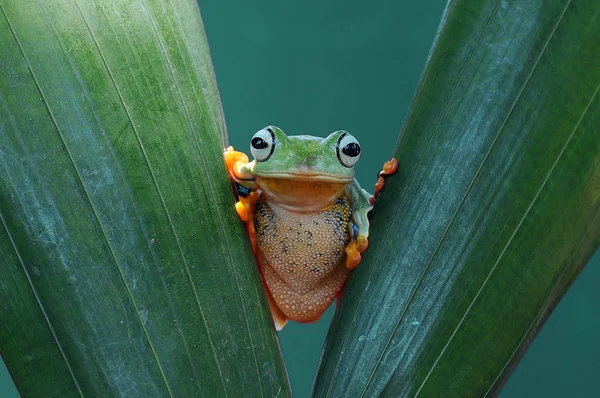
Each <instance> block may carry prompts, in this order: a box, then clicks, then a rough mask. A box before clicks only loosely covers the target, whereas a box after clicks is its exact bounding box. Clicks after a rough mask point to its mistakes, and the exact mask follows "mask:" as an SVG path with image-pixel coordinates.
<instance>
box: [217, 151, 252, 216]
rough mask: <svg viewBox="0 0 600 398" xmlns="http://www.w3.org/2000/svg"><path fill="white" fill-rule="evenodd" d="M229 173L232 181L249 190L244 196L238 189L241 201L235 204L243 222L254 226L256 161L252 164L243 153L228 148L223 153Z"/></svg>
mask: <svg viewBox="0 0 600 398" xmlns="http://www.w3.org/2000/svg"><path fill="white" fill-rule="evenodd" d="M223 158H224V159H225V166H226V167H227V173H229V176H230V177H231V179H232V180H233V181H234V182H236V183H237V184H239V185H240V186H242V187H243V188H246V189H247V193H246V194H242V192H241V191H240V189H237V193H238V199H239V201H238V202H237V203H236V204H235V209H236V211H237V213H238V215H239V216H240V218H241V219H242V221H244V222H247V223H250V224H252V222H251V221H252V213H253V212H254V206H255V205H256V200H257V199H258V192H256V188H257V187H256V180H255V178H254V166H255V164H256V161H252V162H250V161H249V160H248V156H247V155H246V154H245V153H243V152H238V151H235V150H234V149H233V147H232V146H230V147H227V149H225V152H223Z"/></svg>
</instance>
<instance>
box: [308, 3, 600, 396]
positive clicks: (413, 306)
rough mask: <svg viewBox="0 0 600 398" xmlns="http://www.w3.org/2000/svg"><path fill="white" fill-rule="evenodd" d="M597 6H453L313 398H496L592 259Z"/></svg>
mask: <svg viewBox="0 0 600 398" xmlns="http://www.w3.org/2000/svg"><path fill="white" fill-rule="evenodd" d="M598 38H600V3H599V2H598V1H596V0H572V1H570V0H560V1H542V0H535V1H533V0H514V1H510V0H506V1H504V0H477V1H474V0H455V1H450V2H449V4H448V8H447V10H446V12H445V14H444V18H443V21H442V25H441V27H440V31H439V33H438V37H437V39H436V43H435V46H434V49H433V50H432V53H431V56H430V59H429V61H428V65H427V68H426V70H425V73H424V75H423V77H422V80H421V83H420V86H419V89H418V92H417V94H416V97H415V99H414V102H413V104H412V107H411V110H410V112H409V115H408V119H407V121H406V122H405V125H404V128H403V131H402V134H401V136H400V139H399V142H398V147H397V150H396V153H395V156H396V157H397V158H398V160H399V164H400V166H399V171H398V173H397V174H396V175H395V176H393V177H391V178H389V179H388V182H387V185H386V188H385V192H384V193H383V196H382V197H381V200H380V202H379V203H378V205H377V206H376V208H375V214H374V220H373V229H372V233H371V237H370V242H371V245H370V248H369V250H368V251H367V252H366V253H365V256H364V259H363V262H362V263H361V265H360V266H359V267H358V268H357V269H356V270H355V271H354V272H353V274H352V275H351V278H350V281H349V283H348V286H347V289H346V291H345V293H344V296H343V298H342V300H341V304H340V306H339V311H338V312H337V313H336V316H335V318H334V321H333V324H332V327H331V329H330V331H329V334H328V338H327V341H326V344H325V348H324V352H323V356H322V359H321V364H320V368H319V372H318V375H317V378H316V381H315V385H314V395H315V396H317V397H340V396H350V397H359V396H366V397H372V396H385V397H404V396H420V397H441V396H451V397H481V396H485V395H493V394H495V393H496V392H497V391H498V390H499V388H501V386H502V383H503V381H504V380H505V378H506V377H507V376H508V374H509V373H510V370H511V369H512V367H513V366H514V364H515V362H516V361H517V360H518V358H519V357H520V355H521V353H522V352H523V350H524V349H525V348H526V347H527V345H528V343H529V341H530V340H531V338H532V337H533V336H534V335H535V333H536V331H537V330H538V328H539V326H540V324H541V323H542V322H543V320H544V319H545V317H546V316H547V315H548V313H549V311H550V310H551V309H552V308H553V306H554V305H555V303H556V301H557V300H558V299H559V298H560V296H561V295H562V294H563V292H564V291H565V289H566V288H567V287H568V285H569V283H570V282H572V280H573V278H574V277H575V276H576V275H577V273H578V271H579V270H580V269H581V267H582V265H583V264H585V262H586V259H588V258H589V257H590V256H591V254H592V253H593V251H594V249H595V248H596V247H597V246H598V244H599V243H600V130H599V126H600V95H599V94H598V89H599V87H600V52H598Z"/></svg>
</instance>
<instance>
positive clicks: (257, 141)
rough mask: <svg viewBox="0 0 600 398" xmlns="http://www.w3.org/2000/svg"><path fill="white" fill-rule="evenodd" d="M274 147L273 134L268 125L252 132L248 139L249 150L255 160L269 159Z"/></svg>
mask: <svg viewBox="0 0 600 398" xmlns="http://www.w3.org/2000/svg"><path fill="white" fill-rule="evenodd" d="M274 149H275V134H274V133H273V130H272V129H271V128H269V127H267V128H264V129H262V130H260V131H259V132H258V133H256V134H254V137H252V141H250V152H251V153H252V156H254V159H256V161H257V162H264V161H265V160H267V159H269V158H270V157H271V155H272V154H273V150H274Z"/></svg>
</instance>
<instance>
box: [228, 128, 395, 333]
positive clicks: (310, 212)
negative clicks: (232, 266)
mask: <svg viewBox="0 0 600 398" xmlns="http://www.w3.org/2000/svg"><path fill="white" fill-rule="evenodd" d="M250 152H251V153H252V156H253V157H254V160H253V161H249V159H248V156H247V155H245V154H244V153H242V152H237V151H235V150H234V149H233V147H228V148H227V149H226V150H225V152H224V157H225V164H226V167H227V171H228V173H229V175H230V177H231V179H232V180H233V181H234V183H235V185H236V187H237V193H238V199H239V202H237V203H236V210H237V212H238V214H239V216H240V218H241V219H242V220H243V221H244V222H245V223H246V227H247V229H248V232H249V236H250V240H251V242H252V247H253V250H254V254H255V256H256V259H257V261H258V265H259V269H260V273H261V275H262V279H263V284H264V287H265V292H266V295H267V299H268V302H269V307H270V309H271V314H272V315H273V320H274V322H275V326H276V329H277V330H281V329H282V328H283V327H284V326H285V324H286V322H287V321H288V319H291V320H294V321H297V322H315V321H317V320H318V319H319V318H320V317H321V315H322V314H323V313H324V312H325V310H326V309H327V307H329V305H330V304H331V303H332V301H333V300H334V299H335V298H336V297H338V298H339V296H340V295H341V292H342V289H343V287H344V284H345V283H346V279H347V278H348V275H349V273H350V270H352V269H353V268H355V267H356V266H357V265H358V264H359V263H360V260H361V253H362V252H364V251H365V250H366V248H367V246H368V236H369V219H368V218H367V214H368V213H369V212H370V211H371V209H372V208H373V205H374V203H375V198H376V196H377V194H378V193H379V191H380V190H381V188H382V187H383V181H384V180H383V176H385V175H388V174H391V173H393V172H394V171H395V170H396V168H397V162H396V160H395V159H392V160H391V161H389V162H386V164H385V165H384V168H383V170H382V171H381V172H380V173H379V179H378V182H377V184H376V189H375V195H374V196H373V195H371V194H369V193H368V192H367V191H365V190H364V189H362V188H361V187H360V185H359V184H358V182H357V181H356V179H355V178H354V165H355V164H356V162H358V159H359V157H360V145H359V143H358V141H357V140H356V138H354V137H353V136H352V135H350V134H348V133H347V132H346V131H336V132H334V133H332V134H330V135H329V136H328V137H326V138H319V137H313V136H309V135H298V136H287V135H286V134H285V133H284V132H283V131H282V130H281V129H279V128H277V127H275V126H269V127H265V128H264V129H262V130H260V131H258V132H257V133H256V134H254V136H253V137H252V139H251V141H250Z"/></svg>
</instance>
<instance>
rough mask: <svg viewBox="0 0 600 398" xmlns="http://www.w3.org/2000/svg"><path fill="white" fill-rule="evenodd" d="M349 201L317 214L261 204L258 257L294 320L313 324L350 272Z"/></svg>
mask: <svg viewBox="0 0 600 398" xmlns="http://www.w3.org/2000/svg"><path fill="white" fill-rule="evenodd" d="M350 218H351V210H350V203H349V202H348V199H346V198H344V197H342V198H339V199H338V200H337V201H336V202H335V204H334V205H333V207H331V208H330V209H327V210H323V211H320V212H315V213H297V212H291V211H288V210H285V209H283V208H281V207H279V206H276V205H269V204H268V203H267V202H265V201H263V200H260V199H259V202H258V203H257V205H256V209H255V212H254V229H255V231H256V240H257V243H258V250H257V257H258V262H259V265H260V267H261V273H262V275H263V278H264V281H265V284H266V285H267V288H268V289H269V292H270V293H271V295H272V296H273V299H274V301H275V303H276V304H277V306H278V307H279V308H280V309H281V310H282V311H283V312H284V313H285V314H286V316H288V317H289V318H290V319H293V320H296V321H300V322H303V321H304V322H309V321H313V320H315V319H318V318H319V316H320V315H321V314H322V313H323V312H324V311H325V309H327V307H328V306H329V305H330V304H331V302H332V301H333V299H334V298H335V296H336V295H337V293H338V292H339V291H340V290H341V289H342V287H343V285H344V282H345V281H346V278H347V277H348V273H349V272H350V270H348V268H346V266H345V259H346V253H345V249H346V246H347V245H348V243H349V242H350V232H349V223H350Z"/></svg>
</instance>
